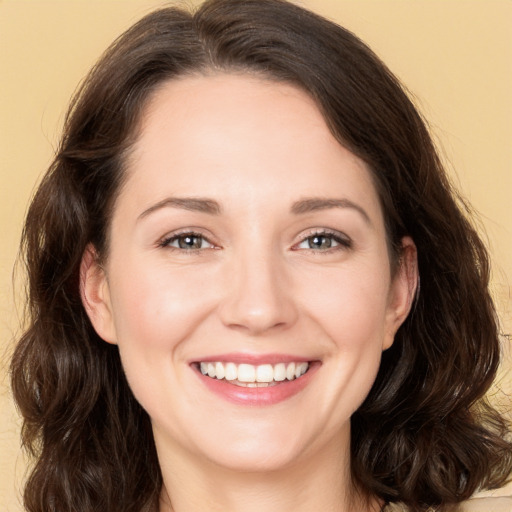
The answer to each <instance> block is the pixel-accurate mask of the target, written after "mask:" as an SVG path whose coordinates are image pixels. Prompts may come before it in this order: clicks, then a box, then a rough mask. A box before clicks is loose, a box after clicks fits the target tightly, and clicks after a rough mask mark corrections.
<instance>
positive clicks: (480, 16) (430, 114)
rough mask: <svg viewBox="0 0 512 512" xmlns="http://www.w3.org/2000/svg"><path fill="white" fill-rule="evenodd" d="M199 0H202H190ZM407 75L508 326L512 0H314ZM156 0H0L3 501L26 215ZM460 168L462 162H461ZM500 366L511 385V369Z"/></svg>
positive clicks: (11, 479)
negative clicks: (69, 128)
mask: <svg viewBox="0 0 512 512" xmlns="http://www.w3.org/2000/svg"><path fill="white" fill-rule="evenodd" d="M189 3H194V2H189ZM301 3H303V4H305V5H306V6H309V7H310V8H312V9H313V10H316V11H318V12H319V13H322V14H324V15H326V16H328V17H329V18H331V19H334V20H336V21H338V22H339V23H340V24H342V25H344V26H346V27H347V28H349V29H351V30H353V31H354V32H355V33H356V34H358V35H359V36H360V37H361V38H362V39H363V40H365V41H366V42H367V43H369V44H370V46H372V47H373V48H374V50H375V51H376V52H377V53H378V54H379V55H380V56H381V57H382V58H383V60H384V61H385V62H386V63H387V64H388V65H389V66H390V68H391V69H392V70H393V71H394V72H395V73H396V74H397V75H398V76H399V77H400V78H401V79H402V80H403V81H404V82H405V83H406V84H407V86H408V88H409V89H410V91H411V92H412V93H413V94H414V96H415V98H416V101H417V103H418V105H419V106H420V108H421V109H422V111H423V112H424V114H425V116H426V117H427V118H428V119H429V120H430V122H431V124H432V130H433V133H434V135H435V137H436V140H437V141H438V143H439V145H440V147H441V151H442V153H443V155H444V157H445V159H446V161H447V162H450V163H449V167H450V169H451V172H452V175H453V177H454V180H455V182H456V183H457V184H458V186H459V188H460V189H461V190H462V191H463V193H464V194H465V195H466V197H468V198H469V199H470V200H471V201H472V203H473V205H474V206H475V207H476V209H477V210H478V211H479V212H480V214H481V225H482V229H485V231H486V233H487V236H488V240H489V246H490V248H491V251H492V254H493V260H494V276H493V291H494V293H495V296H496V299H497V302H498V304H499V308H500V312H501V318H502V323H503V328H504V331H506V332H508V333H510V332H511V331H512V313H511V311H512V301H511V284H512V256H511V254H512V213H511V206H510V205H511V200H510V197H511V195H512V173H511V168H510V167H511V163H512V93H511V91H512V31H511V29H510V27H511V26H512V2H511V1H510V0H501V1H500V0H352V1H345V0H308V1H304V2H301ZM160 5H162V2H160V1H150V0H146V1H142V0H137V1H119V0H110V1H108V0H103V1H92V0H60V1H47V0H27V1H22V0H0V73H1V75H0V233H1V235H0V236H1V245H0V355H1V356H2V359H1V361H2V366H1V367H0V505H1V507H0V509H1V510H2V511H6V512H19V511H21V506H20V504H19V497H18V490H17V489H18V487H19V484H20V479H21V477H22V475H23V472H24V462H23V458H22V456H21V455H20V448H19V434H18V428H19V420H18V419H17V417H16V413H15V410H14V407H13V405H12V402H11V400H10V396H9V390H8V387H7V377H6V371H5V365H6V360H7V357H8V354H9V352H10V350H11V349H12V339H13V336H15V334H16V332H17V329H18V327H17V326H18V321H19V318H18V317H19V315H18V314H17V313H16V308H15V307H14V300H13V293H14V292H13V285H12V280H11V274H12V267H13V264H14V260H15V257H16V251H17V244H18V240H19V235H20V231H21V226H22V219H23V216H24V212H25V209H26V205H27V202H28V200H29V197H30V196H31V194H32V192H33V190H34V186H35V183H36V182H37V181H38V179H39V178H40V176H41V173H42V172H43V171H44V170H45V168H46V166H47V165H48V163H49V162H50V159H51V157H52V152H53V148H54V147H55V146H56V141H57V140H58V135H59V131H60V127H61V123H62V120H63V115H64V112H65V109H66V105H67V102H68V100H69V98H70V96H71V94H72V93H73V90H74V89H75V87H76V85H77V84H78V82H79V80H80V79H81V78H82V77H83V76H84V74H85V73H86V72H87V70H88V69H89V68H90V66H91V65H92V64H93V63H94V62H95V60H96V59H97V57H98V56H99V55H100V53H101V52H102V50H103V49H104V48H106V46H107V45H108V44H109V43H110V42H111V41H112V40H113V39H114V38H115V37H116V36H117V35H118V34H120V33H121V32H122V31H123V30H124V29H125V28H127V27H128V26H129V25H130V24H132V23H133V22H134V21H136V20H137V19H138V18H140V17H141V16H143V15H144V14H146V13H147V12H148V11H150V10H151V9H152V8H153V7H156V6H160ZM455 170H456V171H455ZM508 367H509V365H508V364H507V365H506V366H505V368H504V370H503V374H502V376H503V379H502V384H503V387H505V388H508V389H511V386H510V383H511V381H512V379H511V377H510V376H509V375H508V376H507V375H506V374H507V371H506V370H507V368H508Z"/></svg>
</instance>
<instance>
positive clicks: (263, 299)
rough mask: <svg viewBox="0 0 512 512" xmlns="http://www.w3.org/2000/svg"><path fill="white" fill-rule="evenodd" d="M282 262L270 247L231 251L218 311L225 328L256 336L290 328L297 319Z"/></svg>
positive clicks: (252, 247)
mask: <svg viewBox="0 0 512 512" xmlns="http://www.w3.org/2000/svg"><path fill="white" fill-rule="evenodd" d="M286 274H287V273H286V265H285V262H284V261H283V258H282V257H281V255H280V254H279V251H277V250H276V249H275V248H274V247H272V244H270V243H269V244H266V245H264V244H261V245H260V246H259V247H254V245H252V244H249V245H245V246H244V247H243V248H241V249H240V250H239V251H234V254H233V255H232V259H231V262H230V264H229V265H228V269H227V282H226V295H225V299H224V302H223V304H222V307H221V312H222V313H221V316H222V321H223V322H224V324H226V325H228V326H231V327H238V328H243V329H245V330H247V331H248V332H251V333H252V334H258V333H261V332H264V331H266V330H268V329H271V328H273V327H278V326H281V327H283V326H286V325H289V324H291V323H292V322H293V321H294V320H295V317H296V311H295V307H294V304H293V300H292V297H290V296H289V293H288V292H289V290H288V289H287V288H288V287H287V285H286V283H287V281H288V276H287V275H286Z"/></svg>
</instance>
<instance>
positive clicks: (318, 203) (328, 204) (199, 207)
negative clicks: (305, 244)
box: [138, 197, 372, 225]
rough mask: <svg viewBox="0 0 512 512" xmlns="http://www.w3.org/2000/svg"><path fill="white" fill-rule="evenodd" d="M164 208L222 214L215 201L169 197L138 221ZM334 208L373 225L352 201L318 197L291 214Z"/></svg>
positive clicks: (298, 204)
mask: <svg viewBox="0 0 512 512" xmlns="http://www.w3.org/2000/svg"><path fill="white" fill-rule="evenodd" d="M162 208H178V209H182V210H188V211H193V212H200V213H207V214H210V215H219V214H220V213H221V212H222V208H221V206H220V204H219V203H218V202H217V201H214V200H213V199H206V198H201V197H167V198H165V199H163V200H162V201H159V202H158V203H156V204H154V205H153V206H150V207H149V208H148V209H146V210H144V211H143V212H142V213H141V214H140V215H139V217H138V219H142V218H144V217H147V216H148V215H150V214H151V213H153V212H155V211H157V210H160V209H162ZM332 208H351V209H353V210H356V211H357V212H358V213H359V214H360V215H361V216H362V217H363V219H364V220H365V221H366V222H367V223H368V224H370V225H371V223H372V222H371V220H370V216H369V215H368V214H367V213H366V211H365V210H364V208H362V207H361V206H359V205H358V204H356V203H354V202H353V201H350V199H333V198H318V197H312V198H305V199H301V200H299V201H296V202H294V203H293V204H292V207H291V212H292V213H293V214H294V215H303V214H305V213H311V212H315V211H319V210H328V209H332Z"/></svg>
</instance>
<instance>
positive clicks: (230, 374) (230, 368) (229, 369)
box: [224, 363, 238, 380]
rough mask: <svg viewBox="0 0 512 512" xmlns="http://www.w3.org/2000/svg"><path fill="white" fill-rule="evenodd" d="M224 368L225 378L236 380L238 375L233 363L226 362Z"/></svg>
mask: <svg viewBox="0 0 512 512" xmlns="http://www.w3.org/2000/svg"><path fill="white" fill-rule="evenodd" d="M224 367H225V369H226V376H225V378H226V380H236V378H237V377H238V370H237V368H236V364H235V363H228V364H226V365H225V366H224Z"/></svg>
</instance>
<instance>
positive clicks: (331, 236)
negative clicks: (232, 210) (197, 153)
mask: <svg viewBox="0 0 512 512" xmlns="http://www.w3.org/2000/svg"><path fill="white" fill-rule="evenodd" d="M187 238H189V239H199V240H200V241H201V242H205V243H207V244H209V245H210V246H212V247H188V248H187V247H173V246H172V245H171V244H172V243H174V242H178V244H179V242H180V239H181V240H185V239H187ZM314 238H324V239H326V240H328V241H329V243H330V244H332V242H333V241H334V242H335V243H336V244H337V245H335V246H334V247H332V246H331V247H327V248H318V247H317V248H313V247H308V248H303V249H304V250H307V251H313V252H332V251H337V250H343V249H350V248H352V240H350V238H348V237H347V236H346V235H342V234H341V233H338V232H337V231H331V230H326V229H324V230H317V231H314V232H312V233H309V234H308V235H307V236H305V237H303V238H302V239H301V241H300V242H298V243H296V244H295V245H294V246H293V247H292V250H295V251H296V250H301V248H300V247H299V246H300V245H301V244H303V243H306V242H308V241H310V242H309V243H311V241H312V240H313V239H314ZM158 246H159V247H162V248H167V249H171V250H176V251H184V252H189V253H196V252H200V251H204V250H205V249H213V248H216V247H215V246H214V244H213V243H212V242H210V241H209V240H208V238H206V237H205V236H204V235H203V234H201V233H197V232H195V231H184V232H181V233H175V234H172V235H170V236H168V237H165V238H163V239H162V240H161V241H160V242H159V244H158Z"/></svg>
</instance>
